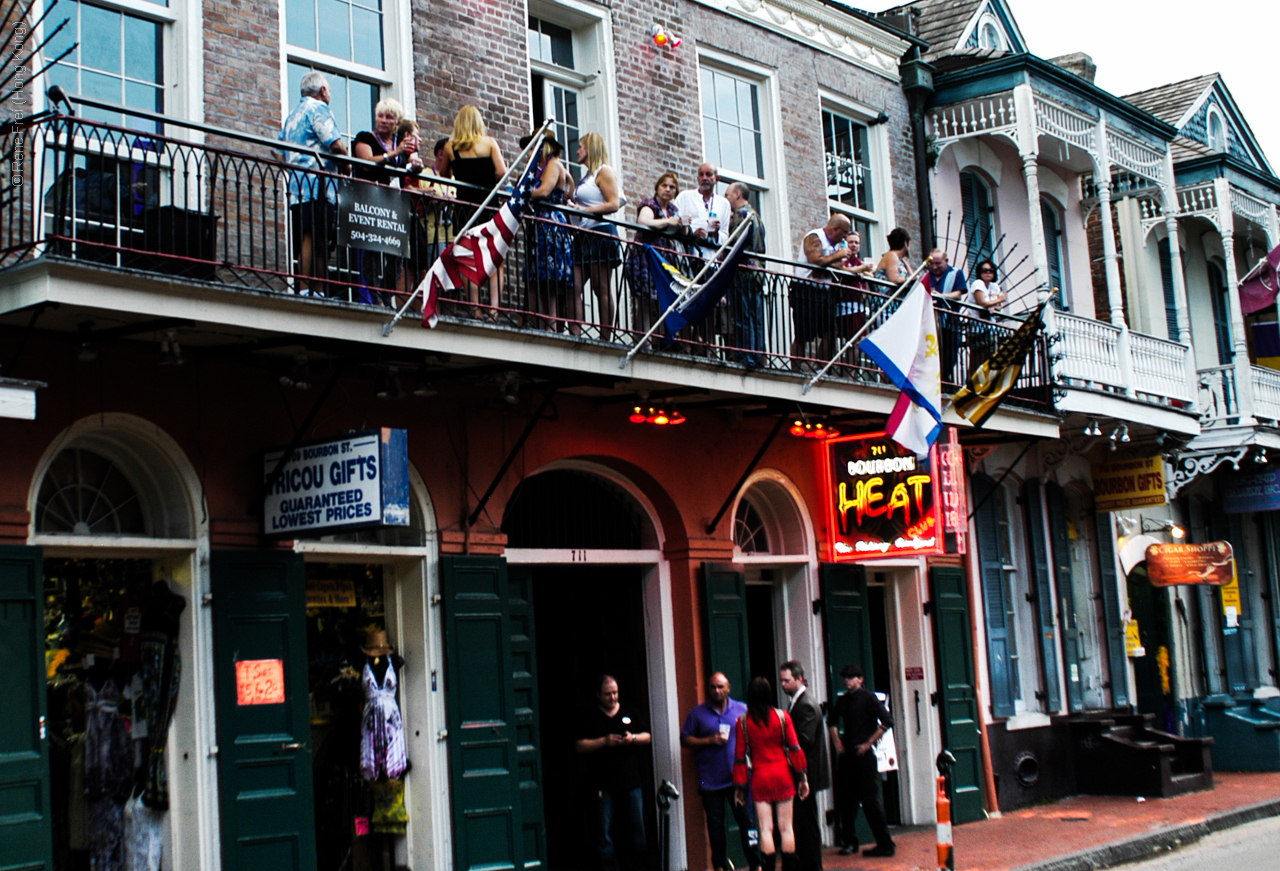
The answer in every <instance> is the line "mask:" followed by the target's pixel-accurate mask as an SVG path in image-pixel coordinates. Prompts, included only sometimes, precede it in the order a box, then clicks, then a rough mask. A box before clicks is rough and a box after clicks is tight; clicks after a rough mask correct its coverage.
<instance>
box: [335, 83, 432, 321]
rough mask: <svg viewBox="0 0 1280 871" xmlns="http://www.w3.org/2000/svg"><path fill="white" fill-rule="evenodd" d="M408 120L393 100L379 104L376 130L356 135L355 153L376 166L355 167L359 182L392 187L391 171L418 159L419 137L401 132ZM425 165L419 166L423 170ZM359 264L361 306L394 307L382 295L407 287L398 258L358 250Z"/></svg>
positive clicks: (391, 298)
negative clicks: (381, 305)
mask: <svg viewBox="0 0 1280 871" xmlns="http://www.w3.org/2000/svg"><path fill="white" fill-rule="evenodd" d="M403 120H404V107H403V106H401V105H400V102H399V101H398V100H392V99H390V98H388V99H386V100H381V101H379V103H378V105H377V106H375V107H374V109H373V129H372V130H362V131H360V132H359V133H357V134H356V138H355V140H354V142H353V143H352V151H354V152H355V156H356V157H358V158H360V159H361V160H367V161H370V162H371V163H374V164H376V165H375V166H366V165H365V164H360V163H354V164H352V165H351V174H352V175H353V176H355V177H356V178H358V179H362V180H364V181H367V182H374V183H376V184H384V185H389V184H391V173H389V172H387V168H388V167H393V166H394V167H397V168H404V167H407V166H408V165H409V161H410V158H412V157H417V153H418V137H417V136H416V135H415V134H414V133H413V128H410V129H409V130H407V131H403V132H402V131H401V129H400V122H401V121H403ZM421 165H422V164H421V162H419V163H418V166H421ZM356 252H357V255H356V256H357V260H358V262H359V271H360V290H359V298H360V302H363V303H365V304H367V305H378V304H390V305H392V306H394V304H395V297H394V296H392V295H391V294H383V293H381V292H380V291H384V290H386V291H390V290H396V289H397V286H399V289H400V290H403V289H404V287H403V285H402V284H399V285H398V283H399V282H401V281H403V278H402V276H401V275H400V258H399V257H397V256H395V255H394V254H383V253H382V252H380V251H368V250H365V249H363V248H357V249H356Z"/></svg>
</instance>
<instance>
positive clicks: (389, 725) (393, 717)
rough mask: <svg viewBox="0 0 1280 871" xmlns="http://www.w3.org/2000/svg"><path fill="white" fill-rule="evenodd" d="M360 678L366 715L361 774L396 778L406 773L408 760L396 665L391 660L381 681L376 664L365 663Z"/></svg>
mask: <svg viewBox="0 0 1280 871" xmlns="http://www.w3.org/2000/svg"><path fill="white" fill-rule="evenodd" d="M361 680H362V683H363V684H364V718H363V720H362V722H361V724H360V732H361V739H360V774H361V775H362V776H363V777H364V779H365V780H375V779H377V778H379V777H389V778H392V779H394V778H397V777H399V776H400V775H401V774H404V770H405V768H406V767H407V766H408V761H407V756H406V752H405V735H404V719H403V718H402V717H401V716H400V705H399V704H398V703H397V702H396V667H395V665H394V664H393V663H392V662H391V661H390V660H388V661H387V673H386V674H385V675H383V678H382V683H381V684H379V683H378V679H377V677H375V676H374V673H373V666H372V665H371V664H370V663H368V662H366V663H365V665H364V674H363V676H362V678H361Z"/></svg>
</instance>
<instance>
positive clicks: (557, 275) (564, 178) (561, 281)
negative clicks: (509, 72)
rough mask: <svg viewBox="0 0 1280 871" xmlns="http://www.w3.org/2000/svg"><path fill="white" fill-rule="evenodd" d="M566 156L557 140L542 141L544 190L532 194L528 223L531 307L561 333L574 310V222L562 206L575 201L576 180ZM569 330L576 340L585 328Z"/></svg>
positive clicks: (522, 143)
mask: <svg viewBox="0 0 1280 871" xmlns="http://www.w3.org/2000/svg"><path fill="white" fill-rule="evenodd" d="M531 141H533V135H529V136H522V137H521V138H520V148H521V150H524V149H525V148H527V147H528V145H529V143H530V142H531ZM563 154H564V146H563V145H561V144H560V143H559V142H557V141H556V139H555V137H553V136H551V135H547V136H546V137H545V138H544V139H543V140H542V152H541V154H540V155H539V156H538V186H537V187H536V188H534V189H533V191H532V192H530V194H529V199H530V200H531V201H532V203H533V220H526V221H524V228H525V230H524V232H525V249H524V251H525V262H524V284H525V287H526V288H527V293H528V304H529V307H530V308H532V309H533V311H535V312H537V313H539V314H544V315H547V316H548V319H547V320H546V321H545V322H544V325H545V326H550V327H554V328H555V329H556V330H562V329H564V324H563V322H561V321H559V320H557V317H558V315H559V313H560V312H563V311H566V310H568V308H569V293H570V291H571V289H572V288H573V234H572V232H571V231H570V230H569V226H568V225H569V219H568V218H567V217H565V213H564V212H563V211H562V210H561V208H560V207H561V206H563V205H565V204H566V203H568V202H569V200H571V199H572V198H573V189H574V184H573V176H572V175H571V174H570V173H569V169H568V168H567V167H566V166H565V165H564V162H563V161H562V160H561V159H560V157H561V155H563ZM569 331H570V332H571V333H572V334H573V335H575V336H576V335H578V334H579V333H581V331H582V326H581V325H580V324H578V323H576V322H575V323H570V324H569Z"/></svg>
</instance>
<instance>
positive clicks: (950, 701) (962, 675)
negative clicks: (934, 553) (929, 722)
mask: <svg viewBox="0 0 1280 871" xmlns="http://www.w3.org/2000/svg"><path fill="white" fill-rule="evenodd" d="M929 575H930V578H931V579H932V581H933V632H934V642H935V645H936V647H937V651H938V715H939V717H940V718H941V720H942V746H943V747H944V748H945V749H947V750H950V751H951V754H952V755H953V756H955V757H956V765H955V769H954V772H953V774H952V787H953V791H954V793H955V803H954V804H953V805H952V806H951V820H952V822H956V823H968V822H972V821H974V820H980V819H983V817H984V813H983V791H982V750H981V743H982V733H981V730H980V727H979V725H978V689H977V686H976V683H975V680H974V668H973V636H972V634H971V632H970V626H971V625H972V623H971V620H970V616H969V585H968V583H967V582H966V581H965V573H964V569H961V568H956V567H954V566H937V567H935V568H934V569H932V570H931V571H930V572H929Z"/></svg>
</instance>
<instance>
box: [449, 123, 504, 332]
mask: <svg viewBox="0 0 1280 871" xmlns="http://www.w3.org/2000/svg"><path fill="white" fill-rule="evenodd" d="M443 158H444V159H443V161H442V174H443V175H446V176H449V177H452V178H454V179H456V180H457V181H459V182H462V184H463V185H464V187H460V188H459V189H458V199H460V200H462V201H463V202H467V203H473V204H475V205H477V206H478V205H480V204H481V203H483V202H484V200H485V197H487V196H488V195H489V191H491V190H493V187H494V185H496V184H497V183H498V179H500V178H502V177H503V176H504V175H506V174H507V162H506V161H505V160H503V159H502V150H501V149H500V148H498V143H497V141H496V140H495V139H494V138H493V137H492V136H490V135H489V134H488V132H487V131H486V130H485V126H484V118H483V117H481V115H480V110H479V109H477V108H476V107H475V106H472V105H466V106H463V107H462V108H461V109H459V110H458V114H457V117H455V118H454V119H453V136H452V137H451V138H450V139H449V141H448V142H446V143H445V146H444V152H443ZM465 185H470V187H466V186H465ZM473 214H475V210H474V209H471V210H464V209H459V210H458V214H457V215H456V216H455V217H454V226H455V227H457V228H459V229H461V228H462V226H463V225H464V224H466V223H467V221H469V220H470V219H471V216H472V215H473ZM502 277H503V269H502V267H501V266H499V267H498V271H497V272H496V273H495V274H494V276H493V277H491V278H490V279H489V306H490V310H489V311H488V312H487V313H482V312H481V311H480V310H479V309H476V310H475V313H476V317H484V318H485V319H487V320H497V318H498V292H499V290H500V288H501V287H502ZM467 291H468V293H469V294H470V297H471V303H472V305H479V303H480V288H478V287H476V286H475V285H474V284H472V283H471V282H467Z"/></svg>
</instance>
